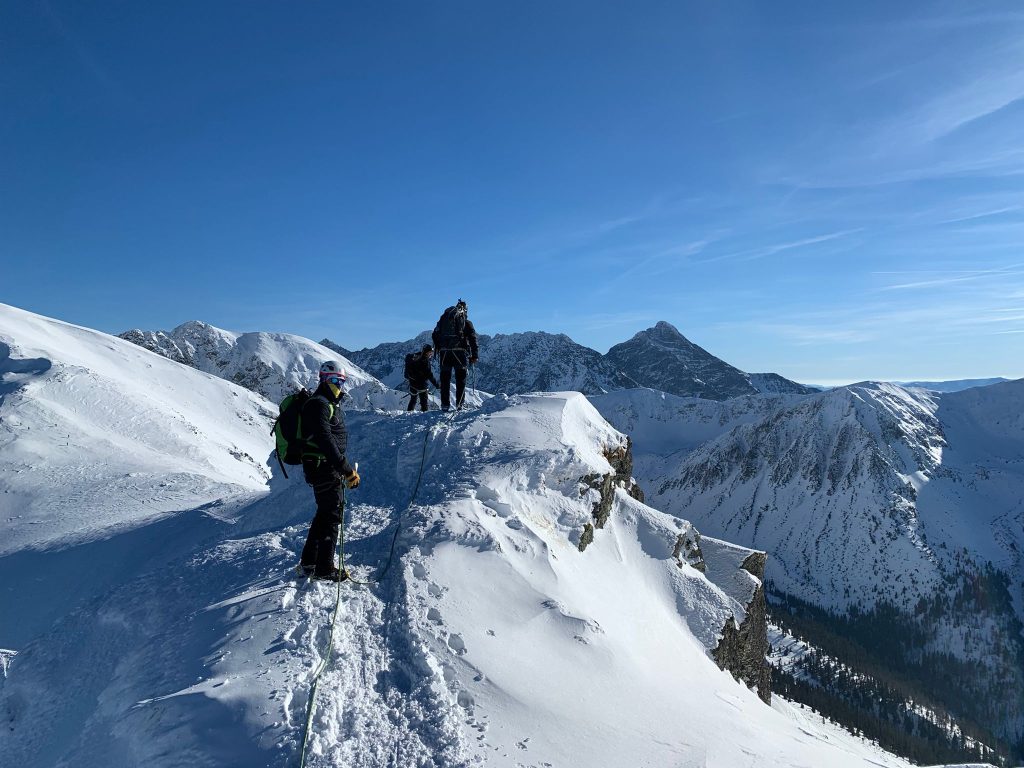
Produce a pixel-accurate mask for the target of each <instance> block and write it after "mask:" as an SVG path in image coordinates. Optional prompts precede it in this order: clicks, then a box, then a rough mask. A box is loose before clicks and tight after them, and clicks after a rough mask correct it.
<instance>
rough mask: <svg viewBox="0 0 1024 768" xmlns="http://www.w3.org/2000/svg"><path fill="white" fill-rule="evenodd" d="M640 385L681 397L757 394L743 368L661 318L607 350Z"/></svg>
mask: <svg viewBox="0 0 1024 768" xmlns="http://www.w3.org/2000/svg"><path fill="white" fill-rule="evenodd" d="M607 358H608V359H609V360H610V361H611V362H612V363H614V364H615V365H616V366H617V367H618V368H619V369H621V370H623V371H626V372H628V374H629V375H630V376H631V377H632V378H634V379H636V381H637V382H639V383H640V385H641V386H644V387H650V388H652V389H658V390H661V391H662V392H669V393H671V394H673V395H682V396H684V397H704V398H707V399H709V400H728V399H729V398H732V397H741V396H743V395H755V394H758V390H757V389H756V388H755V387H754V386H753V385H752V384H751V383H750V381H749V380H748V378H747V375H746V374H744V373H743V371H741V370H739V369H737V368H734V367H733V366H731V365H729V364H728V363H725V362H723V361H722V360H719V359H718V358H717V357H715V356H714V355H712V354H711V353H710V352H708V351H706V350H704V349H702V348H701V347H698V346H697V345H696V344H694V343H693V342H691V341H689V340H688V339H687V338H686V337H685V336H683V335H682V334H681V333H680V332H679V331H678V330H676V328H675V327H674V326H672V325H670V324H669V323H666V322H664V321H662V322H660V323H658V324H657V325H655V326H654V327H653V328H648V329H647V330H646V331H641V332H640V333H638V334H636V335H635V336H634V337H633V338H632V339H630V340H629V341H626V342H623V343H622V344H616V345H615V346H614V347H612V348H611V349H609V350H608V355H607Z"/></svg>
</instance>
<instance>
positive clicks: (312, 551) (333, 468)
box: [299, 360, 359, 581]
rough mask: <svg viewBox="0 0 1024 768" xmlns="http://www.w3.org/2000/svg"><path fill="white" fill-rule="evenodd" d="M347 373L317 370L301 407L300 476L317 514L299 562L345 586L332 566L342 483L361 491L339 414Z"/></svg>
mask: <svg viewBox="0 0 1024 768" xmlns="http://www.w3.org/2000/svg"><path fill="white" fill-rule="evenodd" d="M344 383H345V372H344V371H343V370H342V368H341V364H340V363H338V362H337V361H335V360H328V361H327V362H325V363H324V364H323V365H321V366H320V386H318V387H317V388H316V391H315V392H314V393H313V395H312V397H310V398H309V400H307V401H306V402H305V403H304V404H303V406H302V416H301V418H302V429H301V433H302V436H303V437H305V438H306V446H305V448H304V449H303V452H302V472H303V474H304V475H305V476H306V482H307V483H309V484H310V485H311V486H312V487H313V498H314V499H316V514H315V515H314V516H313V522H311V523H310V524H309V534H308V535H307V536H306V545H305V546H304V547H303V548H302V557H301V558H300V560H299V564H300V567H301V569H302V572H303V573H304V574H306V575H307V576H311V577H312V578H314V579H324V580H327V581H344V580H345V579H347V578H348V573H347V572H345V571H344V570H340V569H339V568H338V567H337V566H336V565H335V564H334V550H335V548H336V547H337V545H338V527H339V526H340V525H341V523H342V515H343V514H344V513H345V507H344V504H345V501H344V496H343V493H342V487H341V486H342V483H344V484H345V485H346V486H347V487H348V488H357V487H358V486H359V473H358V472H356V470H355V468H354V467H352V466H351V465H350V464H349V463H348V459H347V458H345V451H346V450H347V448H348V430H346V429H345V419H344V417H343V416H342V413H341V399H342V398H343V397H344V396H345V393H344V391H342V385H344Z"/></svg>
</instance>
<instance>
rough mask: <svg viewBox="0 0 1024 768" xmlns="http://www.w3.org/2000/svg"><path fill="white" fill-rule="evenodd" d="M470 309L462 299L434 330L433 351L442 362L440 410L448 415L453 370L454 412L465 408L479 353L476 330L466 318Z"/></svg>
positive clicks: (449, 308) (444, 314) (443, 316)
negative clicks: (470, 376)
mask: <svg viewBox="0 0 1024 768" xmlns="http://www.w3.org/2000/svg"><path fill="white" fill-rule="evenodd" d="M468 312H469V307H467V306H466V302H464V301H463V300H462V299H459V300H458V302H457V303H456V304H455V306H454V307H448V309H446V310H445V311H444V312H443V313H442V314H441V319H440V320H438V321H437V325H436V326H434V333H433V335H432V338H433V340H434V349H436V350H437V353H438V355H440V359H441V410H442V411H447V410H448V408H449V407H450V401H451V386H452V369H454V370H455V408H456V409H459V408H461V407H462V401H463V399H464V398H465V397H466V374H467V373H469V366H471V365H476V362H477V360H478V359H479V357H478V352H479V349H478V348H477V344H476V328H474V327H473V323H472V322H471V321H470V320H469V318H468V317H467V316H466V315H467V314H468Z"/></svg>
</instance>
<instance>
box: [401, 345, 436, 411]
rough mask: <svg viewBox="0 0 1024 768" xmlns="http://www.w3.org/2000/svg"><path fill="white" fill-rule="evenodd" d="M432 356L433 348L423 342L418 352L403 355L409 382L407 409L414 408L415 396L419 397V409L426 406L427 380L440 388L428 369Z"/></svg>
mask: <svg viewBox="0 0 1024 768" xmlns="http://www.w3.org/2000/svg"><path fill="white" fill-rule="evenodd" d="M433 356H434V348H433V347H432V346H430V345H429V344H424V345H423V349H421V350H420V351H419V352H410V353H409V354H408V355H406V356H405V378H406V381H408V382H409V407H408V408H406V410H407V411H413V410H415V409H416V398H417V396H418V397H419V399H420V410H421V411H425V410H427V408H428V405H429V404H428V403H427V382H428V381H429V382H430V383H431V384H433V385H434V389H440V388H441V385H440V384H438V383H437V379H435V378H434V372H433V371H432V370H430V359H431V358H432V357H433Z"/></svg>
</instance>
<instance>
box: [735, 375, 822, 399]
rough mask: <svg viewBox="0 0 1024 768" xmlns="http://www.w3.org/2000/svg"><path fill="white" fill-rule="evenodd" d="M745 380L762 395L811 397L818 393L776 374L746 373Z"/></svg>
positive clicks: (813, 389) (812, 388)
mask: <svg viewBox="0 0 1024 768" xmlns="http://www.w3.org/2000/svg"><path fill="white" fill-rule="evenodd" d="M747 380H748V381H750V385H751V386H752V387H753V388H754V389H756V390H757V391H758V392H760V393H761V394H762V395H811V394H814V393H815V392H817V391H818V390H817V389H815V388H814V387H807V386H804V385H803V384H797V383H796V382H795V381H790V380H789V379H787V378H786V377H784V376H779V374H777V373H748V374H747Z"/></svg>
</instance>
